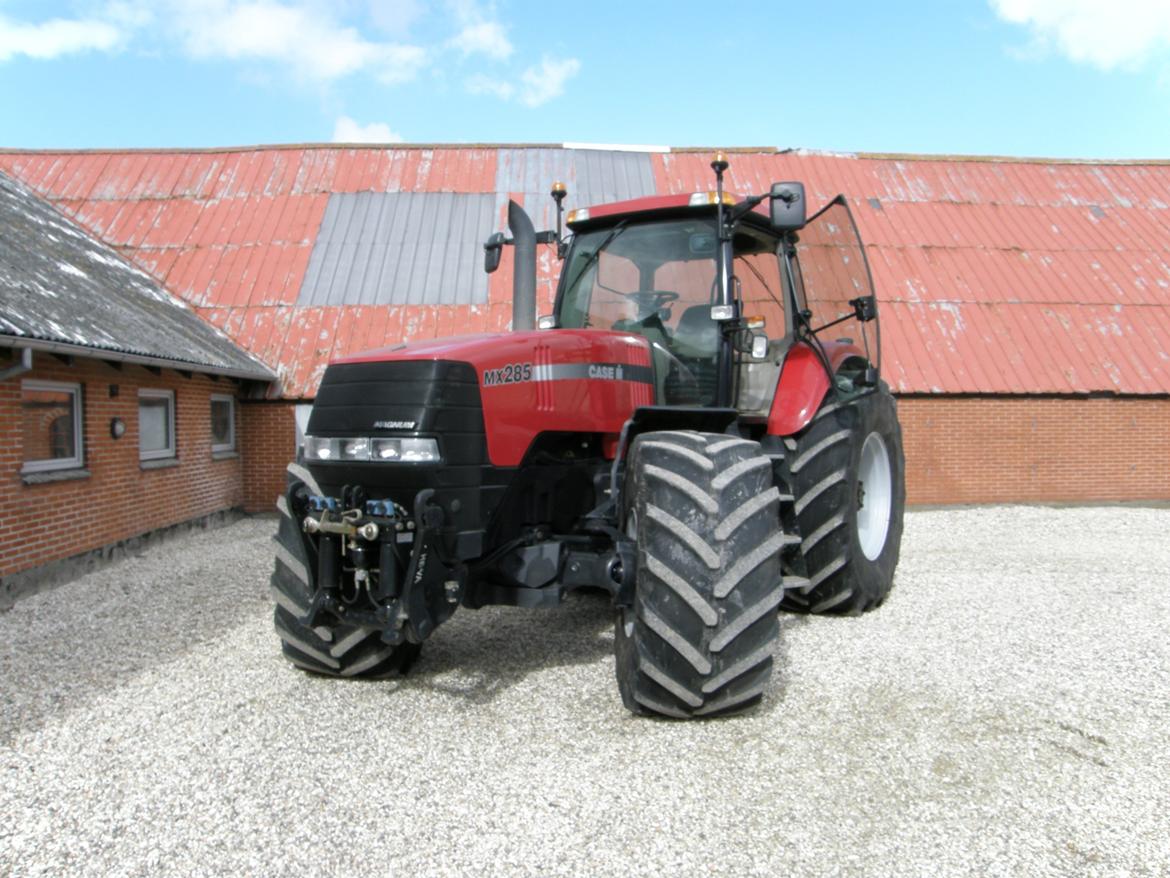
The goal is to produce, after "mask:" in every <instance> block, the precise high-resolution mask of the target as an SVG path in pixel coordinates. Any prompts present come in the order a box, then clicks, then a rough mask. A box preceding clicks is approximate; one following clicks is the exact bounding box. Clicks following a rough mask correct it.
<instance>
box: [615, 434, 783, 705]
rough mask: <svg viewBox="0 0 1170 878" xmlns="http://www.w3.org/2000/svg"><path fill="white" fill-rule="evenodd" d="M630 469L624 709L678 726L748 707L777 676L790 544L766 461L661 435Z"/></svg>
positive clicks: (754, 452) (643, 446)
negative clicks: (631, 584) (783, 574)
mask: <svg viewBox="0 0 1170 878" xmlns="http://www.w3.org/2000/svg"><path fill="white" fill-rule="evenodd" d="M627 472H628V473H629V475H628V476H627V478H626V485H625V488H624V496H625V497H626V502H625V506H626V527H627V533H629V535H630V536H631V537H633V538H634V539H635V540H636V542H637V555H638V573H637V581H636V587H635V592H636V593H635V599H634V606H633V607H631V608H625V609H622V610H619V612H618V616H617V630H616V642H615V651H616V659H617V662H616V665H617V678H618V688H619V690H620V691H621V695H622V701H623V702H624V703H625V705H626V707H627V708H629V709H630V710H631V711H633V712H634V713H637V714H654V715H660V716H668V717H676V718H681V719H685V718H690V717H698V716H709V715H716V714H730V713H738V712H740V711H743V710H746V709H748V708H749V707H752V706H753V705H754V704H756V703H757V702H758V701H759V700H760V698H761V697H762V695H763V692H764V690H765V688H766V686H767V683H768V679H769V677H770V676H771V673H772V656H773V652H774V650H775V645H776V641H777V638H778V637H779V622H778V619H777V616H776V609H777V607H778V606H779V605H780V600H781V597H782V595H783V588H782V586H781V581H780V560H779V553H780V551H781V549H782V548H783V547H784V545H785V543H786V542H788V541H789V540H790V539H792V538H786V537H785V536H784V534H783V531H782V529H781V526H780V515H779V509H778V507H779V503H780V493H779V491H777V489H776V487H775V486H774V484H773V480H772V465H771V461H770V460H769V459H768V458H767V457H766V456H764V455H763V454H762V453H761V451H760V447H759V445H758V443H756V442H752V441H749V440H747V439H740V438H738V437H730V436H726V435H720V434H704V433H693V432H688V431H664V432H655V433H646V434H643V435H642V436H639V437H638V438H637V439H636V440H635V441H634V443H633V447H632V448H631V452H630V459H629V464H628V469H627Z"/></svg>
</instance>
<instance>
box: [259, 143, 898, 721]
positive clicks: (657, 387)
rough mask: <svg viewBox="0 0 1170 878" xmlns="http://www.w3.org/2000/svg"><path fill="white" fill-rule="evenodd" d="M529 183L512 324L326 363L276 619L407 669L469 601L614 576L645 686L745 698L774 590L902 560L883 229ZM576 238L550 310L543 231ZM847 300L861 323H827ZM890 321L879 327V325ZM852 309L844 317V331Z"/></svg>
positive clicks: (714, 699)
mask: <svg viewBox="0 0 1170 878" xmlns="http://www.w3.org/2000/svg"><path fill="white" fill-rule="evenodd" d="M712 168H713V169H714V172H715V181H714V182H715V188H714V190H713V191H710V192H696V193H694V194H690V195H669V196H660V197H653V198H643V199H639V200H636V201H628V202H623V203H619V204H609V205H603V206H600V207H589V208H584V209H580V210H574V211H571V212H570V213H569V214H568V216H567V220H566V224H567V226H568V229H569V231H570V232H571V235H565V236H562V212H561V207H562V201H563V199H564V195H565V193H564V187H563V186H560V185H559V184H558V185H557V186H555V187H554V189H553V197H554V199H556V206H557V230H556V231H555V232H541V233H536V232H535V230H534V229H533V226H532V223H531V221H530V220H529V219H528V217H527V215H526V214H525V213H524V211H523V210H522V209H521V208H520V207H519V206H518V205H516V204H515V203H512V204H510V205H509V215H508V221H509V228H510V230H511V232H512V239H510V240H509V239H505V237H504V235H503V234H502V233H497V234H495V235H493V236H492V237H491V238H490V239H489V240H488V242H487V244H486V245H485V267H486V268H487V270H488V271H493V270H494V269H495V268H496V266H497V265H498V264H499V261H500V255H501V251H502V248H503V246H504V245H505V244H510V245H514V247H515V272H514V273H515V290H514V312H513V331H512V332H510V333H506V334H490V335H471V336H463V337H459V338H446V339H435V340H433V341H423V342H418V343H412V344H399V345H395V346H393V347H389V348H384V349H382V350H377V351H372V352H370V353H365V354H359V355H356V356H350V357H346V358H343V359H340V360H337V361H335V362H333V363H331V364H330V365H329V367H328V369H327V370H326V372H325V375H324V378H323V380H322V382H321V387H320V390H319V391H318V394H317V398H316V401H315V403H314V404H313V408H312V412H311V414H310V416H309V420H308V426H307V429H306V435H305V437H304V444H303V446H302V449H301V452H300V454H299V456H298V461H297V462H296V463H294V464H292V465H290V466H289V480H288V490H287V493H286V494H285V495H284V496H283V497H282V498H281V499H280V502H279V504H278V505H279V508H280V511H281V513H282V517H281V521H280V529H279V534H278V538H277V542H278V546H277V556H276V570H275V573H274V574H273V577H272V585H273V594H274V596H275V599H276V604H277V606H276V617H275V618H276V629H277V632H278V633H279V635H280V638H281V640H282V647H283V650H284V654H285V656H286V657H287V658H288V659H289V660H290V661H291V662H292V663H293V664H295V665H298V666H299V667H301V668H304V669H305V670H308V671H312V672H314V673H319V674H328V675H336V676H349V677H357V676H360V677H382V676H388V675H392V674H396V673H402V672H405V671H406V670H407V668H408V667H409V665H410V664H411V662H412V661H413V660H414V659H415V657H416V656H417V655H418V652H419V649H420V647H421V644H422V642H423V641H424V640H426V639H427V638H428V637H429V636H430V635H431V634H432V633H433V632H434V630H435V628H436V627H437V626H439V625H440V624H442V623H443V622H444V621H445V620H447V619H448V618H450V617H451V614H452V613H454V612H455V610H456V609H457V608H458V607H459V606H461V605H462V606H464V607H468V608H471V609H476V608H479V607H483V606H486V605H488V604H507V605H512V606H520V607H554V606H556V605H558V604H559V603H561V601H562V600H563V599H564V596H565V594H566V593H567V592H568V591H570V590H573V589H579V588H592V589H604V590H605V591H606V592H608V593H609V594H610V595H612V598H613V603H614V606H615V608H616V631H615V637H616V647H615V649H616V658H617V678H618V687H619V689H620V691H621V696H622V700H623V701H624V702H625V705H626V706H627V707H628V708H629V709H630V710H632V711H634V712H635V713H639V714H653V715H660V716H668V717H680V718H681V717H696V716H706V715H716V714H728V713H735V712H738V711H741V710H744V709H746V708H748V707H750V706H752V705H753V704H755V703H756V702H758V701H759V700H760V698H761V696H762V695H763V693H764V692H765V691H766V689H767V685H768V679H769V676H770V675H771V671H772V661H773V653H774V650H775V646H776V640H777V637H778V636H779V624H778V619H777V611H778V610H789V611H793V612H799V613H822V612H829V613H845V614H855V613H860V612H864V611H865V610H869V609H871V608H873V607H876V606H878V605H879V604H881V602H882V601H883V600H884V599H885V598H886V595H887V594H888V593H889V591H890V587H891V585H892V583H893V576H894V568H895V566H896V565H897V562H898V550H899V543H900V541H901V535H902V510H903V505H904V500H905V490H904V482H903V457H902V442H901V430H900V427H899V425H898V420H897V413H896V409H895V403H894V399H893V397H892V396H891V395H890V392H889V389H888V388H887V387H886V385H885V384H884V383H883V382H882V381H881V378H880V372H879V370H880V362H879V356H878V347H879V333H878V331H877V329H878V321H877V305H876V301H875V298H874V294H873V289H872V282H871V279H870V274H869V269H868V266H867V264H866V260H865V252H864V249H863V247H862V245H861V242H860V240H859V238H858V235H857V231H856V226H855V225H854V223H853V220H852V217H851V215H850V212H849V208H848V205H847V202H846V201H845V199H844V198H843V197H840V196H838V197H837V198H836V199H834V200H833V201H832V202H830V203H829V204H828V205H827V206H826V207H824V208H823V209H821V210H820V211H818V212H817V213H815V214H814V215H813V216H812V217H811V218H806V210H805V194H804V188H803V186H802V185H801V184H799V183H777V184H775V185H773V186H772V188H771V191H770V192H768V193H767V194H765V195H759V196H753V197H748V198H745V199H737V198H735V197H733V196H731V195H730V194H729V193H727V192H725V191H724V188H723V174H724V171H725V170H726V169H727V161H726V159H725V158H724V157H723V156H722V155H717V156H716V157H715V160H714V161H713V162H712ZM541 243H543V244H547V245H551V246H555V247H556V248H557V252H558V255H559V256H561V257H562V258H563V260H564V264H563V269H562V272H561V276H560V281H559V284H558V287H557V294H556V305H555V309H554V313H553V314H552V316H550V317H542V318H541V319H540V321H539V329H537V328H536V327H535V325H534V324H535V323H536V321H535V276H536V261H535V256H536V247H537V245H538V244H541ZM847 322H849V323H852V324H853V325H854V326H853V329H852V330H851V332H852V334H853V336H854V337H852V338H844V337H832V338H831V337H830V329H831V328H837V327H841V325H842V324H844V323H847ZM871 331H872V338H871V337H870V336H871ZM832 334H833V335H836V332H834V333H832Z"/></svg>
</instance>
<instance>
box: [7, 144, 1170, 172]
mask: <svg viewBox="0 0 1170 878" xmlns="http://www.w3.org/2000/svg"><path fill="white" fill-rule="evenodd" d="M642 146H644V145H641V144H603V143H598V144H591V143H575V142H565V143H332V142H304V143H268V144H245V145H238V146H198V147H175V146H167V147H145V146H141V147H139V146H134V147H125V146H123V147H86V148H52V147H47V148H46V147H37V148H28V149H25V148H20V147H0V155H217V154H232V153H248V152H273V151H276V152H288V151H293V150H310V149H311V150H350V149H369V150H460V149H563V150H570V149H613V150H617V151H622V152H633V153H638V152H644V153H646V154H648V155H649V154H655V153H663V152H665V153H678V154H688V153H706V152H712V151H714V150H721V151H723V152H727V153H733V154H741V155H742V154H754V155H760V154H763V155H767V154H774V155H795V156H815V157H824V158H848V159H861V160H871V161H914V162H972V163H980V162H984V163H987V164H1032V165H1089V166H1092V165H1105V166H1111V165H1120V166H1155V167H1157V166H1165V165H1170V158H1076V157H1065V158H1053V157H1044V156H1010V155H978V154H970V153H913V152H851V151H846V150H829V149H811V148H807V147H776V146H646V148H644V149H643V148H641V147H642Z"/></svg>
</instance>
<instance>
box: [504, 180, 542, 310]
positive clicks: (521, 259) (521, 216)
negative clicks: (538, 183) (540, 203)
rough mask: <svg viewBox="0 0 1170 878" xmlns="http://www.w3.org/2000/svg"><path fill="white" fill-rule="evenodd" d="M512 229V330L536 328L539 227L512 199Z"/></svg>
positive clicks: (510, 203)
mask: <svg viewBox="0 0 1170 878" xmlns="http://www.w3.org/2000/svg"><path fill="white" fill-rule="evenodd" d="M508 229H509V230H510V231H511V232H512V242H513V244H514V245H515V247H516V252H515V254H514V257H513V262H512V331H513V332H519V331H523V330H526V329H536V228H535V227H534V226H533V225H532V220H531V219H529V217H528V214H527V213H525V212H524V208H522V207H521V206H520V205H519V204H517V203H516V202H515V201H509V202H508Z"/></svg>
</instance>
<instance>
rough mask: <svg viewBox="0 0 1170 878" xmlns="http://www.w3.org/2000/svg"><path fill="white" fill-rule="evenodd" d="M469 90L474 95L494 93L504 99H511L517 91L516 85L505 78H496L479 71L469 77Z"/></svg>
mask: <svg viewBox="0 0 1170 878" xmlns="http://www.w3.org/2000/svg"><path fill="white" fill-rule="evenodd" d="M466 85H467V90H468V91H469V92H471V93H472V94H473V95H494V96H495V97H497V98H499V99H500V100H502V101H506V100H510V99H511V97H512V95H514V94H515V93H516V88H515V86H513V85H512V83H510V82H507V81H505V80H503V79H494V78H492V77H490V76H486V75H484V74H482V73H477V74H475V75H474V76H470V77H468V79H467V83H466Z"/></svg>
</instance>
